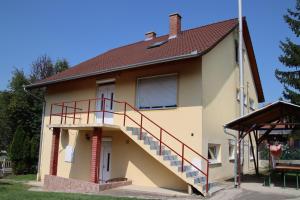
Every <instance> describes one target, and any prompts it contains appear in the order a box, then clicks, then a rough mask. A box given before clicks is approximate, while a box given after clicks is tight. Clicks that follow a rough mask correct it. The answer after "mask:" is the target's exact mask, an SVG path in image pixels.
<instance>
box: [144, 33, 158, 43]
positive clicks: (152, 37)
mask: <svg viewBox="0 0 300 200" xmlns="http://www.w3.org/2000/svg"><path fill="white" fill-rule="evenodd" d="M145 36H146V38H145V41H148V40H152V39H154V38H156V33H155V32H153V31H152V32H148V33H146V34H145Z"/></svg>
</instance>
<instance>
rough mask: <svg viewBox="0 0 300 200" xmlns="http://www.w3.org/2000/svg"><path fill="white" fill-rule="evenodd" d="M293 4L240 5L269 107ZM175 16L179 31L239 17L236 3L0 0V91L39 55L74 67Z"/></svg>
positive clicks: (164, 29)
mask: <svg viewBox="0 0 300 200" xmlns="http://www.w3.org/2000/svg"><path fill="white" fill-rule="evenodd" d="M294 4H295V0H282V1H275V0H263V1H262V0H244V15H245V16H246V17H247V21H248V25H249V28H250V34H251V37H252V42H253V46H254V50H255V54H256V58H257V63H258V66H259V72H260V76H261V80H262V85H263V89H264V93H265V98H266V101H267V102H270V101H275V100H277V99H278V98H279V97H280V96H281V93H282V86H281V84H280V83H279V82H278V81H277V80H276V79H275V77H274V70H275V68H277V67H281V64H280V63H279V61H278V56H279V55H280V54H281V51H280V49H279V41H280V40H284V39H285V38H286V37H291V38H293V34H292V33H291V31H290V30H289V28H288V26H287V25H286V24H285V23H284V21H283V18H282V15H283V14H285V13H286V9H287V8H294ZM174 12H179V13H180V14H181V15H182V17H183V19H182V27H183V29H189V28H193V27H197V26H201V25H204V24H208V23H212V22H216V21H220V20H225V19H229V18H235V17H237V14H238V13H237V0H152V1H146V0H118V1H117V0H109V1H100V0H51V1H50V0H48V1H46V0H35V1H34V0H26V1H19V0H1V1H0V70H1V71H0V90H3V89H5V88H7V85H8V80H9V79H10V77H11V72H12V70H13V69H14V67H15V68H22V69H24V71H25V72H26V73H27V74H28V73H29V72H30V65H31V63H32V61H33V60H35V59H36V58H37V57H38V56H40V55H42V54H47V55H49V56H50V57H51V58H52V59H56V58H61V57H64V58H66V59H67V60H68V61H69V62H70V64H71V65H75V64H78V63H79V62H82V61H84V60H86V59H89V58H91V57H94V56H96V55H98V54H100V53H103V52H105V51H107V50H109V49H111V48H114V47H118V46H121V45H125V44H128V43H132V42H135V41H138V40H143V39H144V34H145V33H146V32H148V31H152V30H153V31H156V33H157V34H158V35H162V34H166V33H168V15H169V14H170V13H174Z"/></svg>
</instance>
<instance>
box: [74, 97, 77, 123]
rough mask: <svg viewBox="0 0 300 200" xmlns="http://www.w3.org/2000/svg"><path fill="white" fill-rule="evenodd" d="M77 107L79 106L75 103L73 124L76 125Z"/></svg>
mask: <svg viewBox="0 0 300 200" xmlns="http://www.w3.org/2000/svg"><path fill="white" fill-rule="evenodd" d="M76 106H77V102H76V101H74V113H73V124H75V118H76V109H77V108H76Z"/></svg>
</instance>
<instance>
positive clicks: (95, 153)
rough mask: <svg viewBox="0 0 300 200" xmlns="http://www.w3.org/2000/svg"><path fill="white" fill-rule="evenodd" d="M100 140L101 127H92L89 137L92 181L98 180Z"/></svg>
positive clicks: (96, 181)
mask: <svg viewBox="0 0 300 200" xmlns="http://www.w3.org/2000/svg"><path fill="white" fill-rule="evenodd" d="M101 141H102V129H101V128H94V130H93V133H92V137H91V143H92V144H91V145H92V158H91V168H90V181H91V182H93V183H98V182H99V169H100V153H101V152H100V151H101Z"/></svg>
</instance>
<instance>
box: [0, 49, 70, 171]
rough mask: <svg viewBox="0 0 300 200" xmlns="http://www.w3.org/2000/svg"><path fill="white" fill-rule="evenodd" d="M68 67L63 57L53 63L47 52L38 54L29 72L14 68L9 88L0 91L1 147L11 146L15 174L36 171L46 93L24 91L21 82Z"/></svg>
mask: <svg viewBox="0 0 300 200" xmlns="http://www.w3.org/2000/svg"><path fill="white" fill-rule="evenodd" d="M68 67H69V65H68V62H67V61H66V60H65V59H58V60H57V61H56V62H55V64H53V62H52V60H51V59H50V57H48V56H47V55H43V56H40V57H38V58H37V59H36V60H35V61H34V62H33V63H32V66H31V68H32V70H31V74H30V75H29V76H26V75H25V73H24V71H23V70H20V69H15V70H14V71H13V72H12V78H11V80H10V83H9V86H8V90H6V91H0V150H7V149H9V150H10V151H9V155H10V157H11V159H12V162H13V165H12V166H13V170H14V172H15V173H16V174H23V173H35V171H36V164H37V161H38V152H39V137H40V130H41V117H42V110H43V101H44V100H43V99H44V93H45V91H44V90H43V89H35V90H31V91H25V90H24V85H28V84H30V83H32V82H34V81H37V80H41V79H44V78H47V77H49V76H52V75H54V74H55V73H58V72H59V71H63V70H65V69H67V68H68ZM9 146H10V148H9Z"/></svg>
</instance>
